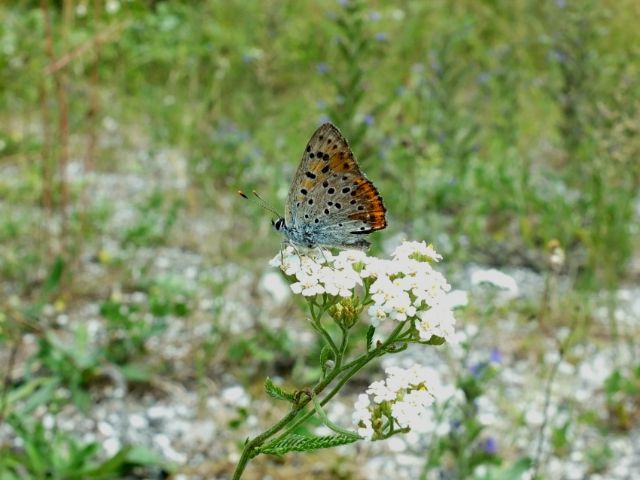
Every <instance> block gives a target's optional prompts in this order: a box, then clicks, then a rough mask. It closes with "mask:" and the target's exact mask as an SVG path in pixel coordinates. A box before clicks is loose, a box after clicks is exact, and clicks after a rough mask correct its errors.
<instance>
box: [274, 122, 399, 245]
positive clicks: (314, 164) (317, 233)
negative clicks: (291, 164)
mask: <svg viewBox="0 0 640 480" xmlns="http://www.w3.org/2000/svg"><path fill="white" fill-rule="evenodd" d="M385 213H386V209H385V207H384V204H383V203H382V197H380V195H379V194H378V191H377V190H376V188H375V187H374V186H373V183H371V181H369V180H368V179H367V178H366V177H365V176H364V174H363V173H362V172H361V171H360V168H359V167H358V164H357V162H356V160H355V157H354V155H353V152H352V151H351V149H350V148H349V144H348V143H347V140H346V139H345V138H344V136H343V135H342V134H341V133H340V131H339V130H338V129H337V128H336V127H335V126H333V125H332V124H330V123H325V124H324V125H322V126H321V127H319V128H318V129H317V130H316V132H315V133H314V134H313V135H312V136H311V139H310V140H309V143H308V144H307V147H306V148H305V151H304V154H303V157H302V161H301V162H300V166H299V167H298V170H297V172H296V175H295V177H294V179H293V182H292V184H291V188H290V189H289V194H288V196H287V203H286V206H285V216H284V218H279V219H278V220H276V221H275V222H274V223H273V225H274V228H275V229H276V230H278V231H279V232H281V233H282V234H283V235H284V236H285V238H286V240H287V241H288V242H289V243H292V244H293V245H296V246H299V247H304V248H314V247H338V248H357V249H366V248H367V247H369V245H370V244H369V242H368V241H367V240H366V238H365V237H366V236H367V235H369V234H370V233H372V232H374V231H376V230H381V229H383V228H385V227H386V226H387V221H386V217H385Z"/></svg>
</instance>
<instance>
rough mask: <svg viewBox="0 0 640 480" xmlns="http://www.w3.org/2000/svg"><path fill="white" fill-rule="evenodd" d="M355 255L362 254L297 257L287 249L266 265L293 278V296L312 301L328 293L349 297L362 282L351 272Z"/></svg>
mask: <svg viewBox="0 0 640 480" xmlns="http://www.w3.org/2000/svg"><path fill="white" fill-rule="evenodd" d="M357 253H361V252H352V251H343V252H340V254H338V255H335V256H334V255H332V254H331V252H321V253H319V254H317V255H316V256H313V255H299V254H298V253H296V251H295V250H294V249H293V247H287V248H286V249H285V250H284V251H283V252H282V255H276V256H275V257H274V258H273V259H272V260H271V262H269V263H270V265H271V266H275V267H277V266H279V267H280V268H281V270H282V271H283V272H284V273H285V274H286V275H289V276H293V277H295V279H296V280H297V281H296V282H294V283H292V284H291V291H292V292H293V293H295V294H302V295H303V296H305V297H312V296H315V295H321V294H323V293H327V294H329V295H333V296H340V297H350V296H351V295H352V293H353V289H354V288H355V287H356V285H362V279H361V278H360V276H359V275H358V273H357V272H356V271H355V270H354V269H353V265H354V263H357V260H358V255H357ZM363 255H364V254H363Z"/></svg>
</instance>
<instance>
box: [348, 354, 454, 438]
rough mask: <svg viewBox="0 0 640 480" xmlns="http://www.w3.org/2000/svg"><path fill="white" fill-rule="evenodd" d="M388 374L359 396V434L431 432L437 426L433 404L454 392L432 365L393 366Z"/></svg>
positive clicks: (355, 418)
mask: <svg viewBox="0 0 640 480" xmlns="http://www.w3.org/2000/svg"><path fill="white" fill-rule="evenodd" d="M386 374H387V378H386V379H385V380H380V381H377V382H373V383H372V384H371V385H370V386H369V388H367V391H366V393H362V394H360V395H359V396H358V400H357V401H356V403H355V405H354V413H353V422H354V424H355V425H356V426H357V428H358V435H360V436H361V437H362V438H365V439H368V440H380V439H383V438H387V437H389V436H390V435H392V434H393V433H396V432H397V431H398V430H399V429H401V430H414V431H416V432H428V431H431V430H433V428H434V427H435V420H434V415H433V409H432V408H431V407H432V405H433V404H434V403H436V402H442V401H443V400H444V399H446V398H448V397H449V396H451V395H452V394H453V393H452V391H451V389H447V388H445V387H443V386H442V384H441V383H440V377H439V376H438V374H437V372H436V371H435V370H433V369H431V368H428V367H423V366H420V365H413V366H412V367H410V368H408V369H403V368H399V367H391V368H388V369H387V370H386Z"/></svg>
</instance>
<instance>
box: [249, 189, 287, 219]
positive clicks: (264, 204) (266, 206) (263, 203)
mask: <svg viewBox="0 0 640 480" xmlns="http://www.w3.org/2000/svg"><path fill="white" fill-rule="evenodd" d="M252 193H253V194H254V195H255V197H256V198H257V199H258V201H259V205H260V206H261V207H262V208H264V209H265V210H266V211H267V212H271V213H273V214H274V215H276V216H277V217H278V218H282V215H280V213H279V212H278V211H277V210H276V209H275V208H273V207H272V206H271V205H269V203H267V201H266V200H265V199H264V198H262V197H261V196H260V195H258V192H256V191H255V190H253V192H252Z"/></svg>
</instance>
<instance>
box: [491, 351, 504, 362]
mask: <svg viewBox="0 0 640 480" xmlns="http://www.w3.org/2000/svg"><path fill="white" fill-rule="evenodd" d="M489 361H490V362H491V363H497V364H500V363H502V352H501V351H500V350H499V349H498V348H494V349H493V350H491V355H490V356H489Z"/></svg>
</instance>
